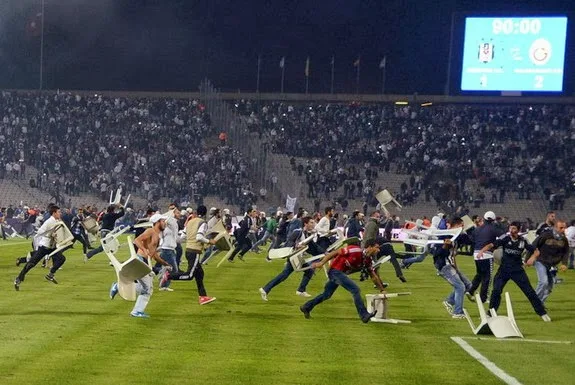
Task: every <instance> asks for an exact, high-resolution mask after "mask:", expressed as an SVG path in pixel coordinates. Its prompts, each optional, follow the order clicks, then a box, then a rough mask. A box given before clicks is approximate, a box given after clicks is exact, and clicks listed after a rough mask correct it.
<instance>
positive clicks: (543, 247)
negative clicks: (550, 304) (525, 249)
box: [527, 220, 569, 302]
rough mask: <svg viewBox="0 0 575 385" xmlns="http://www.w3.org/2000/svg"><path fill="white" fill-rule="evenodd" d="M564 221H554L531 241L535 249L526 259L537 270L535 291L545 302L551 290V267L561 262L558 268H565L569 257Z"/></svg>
mask: <svg viewBox="0 0 575 385" xmlns="http://www.w3.org/2000/svg"><path fill="white" fill-rule="evenodd" d="M566 227H567V224H566V223H565V221H561V220H558V221H555V226H554V227H553V230H552V231H545V232H543V233H542V234H541V235H540V236H539V237H538V238H537V239H536V240H535V242H534V243H533V245H534V246H535V248H536V249H535V251H534V252H533V254H532V255H531V258H529V260H527V266H534V267H535V270H537V287H536V288H535V292H536V293H537V296H538V297H539V299H540V300H541V302H545V300H546V299H547V297H549V294H551V291H552V290H553V276H552V274H551V268H552V267H553V266H555V265H557V264H558V263H559V262H561V266H560V267H559V269H560V270H561V271H565V270H567V259H568V258H569V242H568V241H567V237H565V228H566Z"/></svg>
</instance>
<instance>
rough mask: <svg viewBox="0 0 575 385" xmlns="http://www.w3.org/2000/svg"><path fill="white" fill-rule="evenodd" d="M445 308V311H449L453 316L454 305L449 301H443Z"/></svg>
mask: <svg viewBox="0 0 575 385" xmlns="http://www.w3.org/2000/svg"><path fill="white" fill-rule="evenodd" d="M443 306H445V310H447V312H448V313H449V314H453V305H452V304H450V303H449V302H447V301H443Z"/></svg>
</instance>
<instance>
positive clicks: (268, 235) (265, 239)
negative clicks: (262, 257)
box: [252, 230, 272, 250]
mask: <svg viewBox="0 0 575 385" xmlns="http://www.w3.org/2000/svg"><path fill="white" fill-rule="evenodd" d="M271 236H272V233H270V232H269V231H267V230H266V232H265V233H264V236H263V237H262V239H260V240H259V241H257V242H256V243H255V244H254V245H253V246H252V250H257V249H258V247H259V246H260V245H263V244H265V243H266V242H267V240H268V239H269V238H270V237H271Z"/></svg>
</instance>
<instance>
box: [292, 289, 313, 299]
mask: <svg viewBox="0 0 575 385" xmlns="http://www.w3.org/2000/svg"><path fill="white" fill-rule="evenodd" d="M295 294H296V295H299V296H300V297H306V298H307V297H311V294H309V293H308V292H307V291H296V292H295Z"/></svg>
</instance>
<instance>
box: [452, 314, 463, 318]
mask: <svg viewBox="0 0 575 385" xmlns="http://www.w3.org/2000/svg"><path fill="white" fill-rule="evenodd" d="M451 318H454V319H465V314H453V315H452V316H451Z"/></svg>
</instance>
